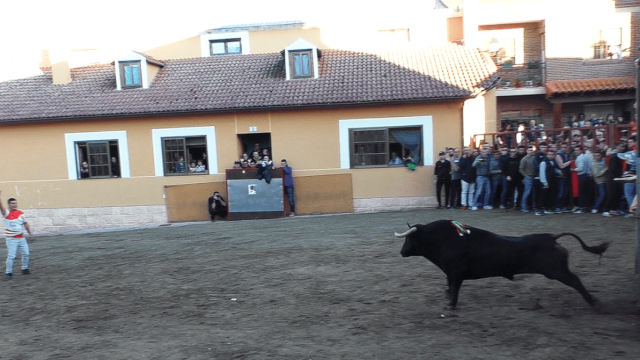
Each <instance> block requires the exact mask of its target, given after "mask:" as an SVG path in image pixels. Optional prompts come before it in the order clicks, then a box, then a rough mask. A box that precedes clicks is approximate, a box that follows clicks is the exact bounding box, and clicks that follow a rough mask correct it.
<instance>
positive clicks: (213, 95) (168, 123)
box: [0, 39, 497, 233]
mask: <svg viewBox="0 0 640 360" xmlns="http://www.w3.org/2000/svg"><path fill="white" fill-rule="evenodd" d="M223 45H224V46H223V47H222V48H225V49H227V50H228V49H229V48H233V44H223ZM216 46H217V45H216ZM54 65H55V66H52V67H51V68H47V69H45V73H44V74H43V75H41V76H35V77H30V78H25V79H19V80H12V81H6V82H2V83H0V128H1V131H0V141H1V142H2V144H3V145H4V146H5V148H6V149H14V154H15V156H13V155H12V156H5V157H4V158H3V163H2V169H3V171H2V173H0V187H1V189H2V194H3V199H6V198H8V197H15V198H17V199H18V201H19V203H20V206H21V208H23V209H25V211H26V214H27V217H28V219H29V221H30V222H31V224H32V226H33V227H34V229H36V233H60V232H65V231H79V230H84V229H91V228H118V227H131V226H142V225H158V224H161V223H165V222H167V221H189V220H205V219H207V212H206V199H207V197H208V196H209V195H210V194H211V192H212V191H214V190H218V191H220V192H222V193H223V194H224V193H225V192H226V187H225V170H226V169H228V168H231V166H232V164H233V163H234V161H235V160H237V159H238V158H239V157H240V156H241V155H242V154H243V152H247V151H250V149H251V147H252V146H253V145H254V144H256V143H258V144H259V145H260V147H262V148H269V149H270V150H271V153H272V156H273V157H274V159H275V160H276V162H279V160H280V159H282V158H286V159H287V160H288V161H289V164H290V165H291V166H293V168H294V169H295V172H294V178H295V181H296V192H297V193H296V197H297V204H298V205H297V209H296V211H297V212H299V213H303V214H310V213H327V212H345V211H346V212H349V211H356V212H358V211H374V210H386V209H400V208H411V207H420V206H431V205H433V204H434V203H435V201H434V200H435V199H434V196H433V195H434V189H433V184H432V181H430V179H431V176H432V172H433V163H434V161H435V160H434V159H435V158H436V157H435V156H434V153H435V152H436V151H437V150H439V149H443V148H444V147H446V146H461V145H462V143H463V139H464V133H465V132H466V131H471V130H468V129H473V128H474V126H475V125H474V124H476V123H477V121H474V122H471V121H470V120H469V119H472V118H473V119H478V118H479V119H480V121H479V122H480V123H481V124H484V123H485V122H490V121H491V120H492V119H495V111H494V110H492V109H495V101H496V96H495V92H496V90H495V86H496V85H497V77H496V75H495V66H493V64H492V62H491V61H490V59H487V58H486V57H485V56H484V55H483V54H482V53H480V52H479V51H477V50H471V49H467V48H464V47H462V46H459V45H455V44H450V45H443V46H433V47H408V48H404V49H394V50H385V51H380V52H377V53H365V52H353V51H345V50H332V49H320V48H319V47H317V46H315V44H313V43H312V42H310V41H307V40H305V39H298V40H296V41H294V42H293V43H291V44H289V45H288V46H286V47H284V48H283V49H282V51H279V52H275V53H267V54H227V55H225V56H207V57H196V58H191V59H181V60H160V59H155V58H153V57H151V56H149V55H148V54H143V53H138V52H128V53H125V54H123V55H122V56H121V57H119V58H117V59H115V61H114V62H113V63H112V64H107V65H93V66H87V67H78V68H70V67H69V66H68V65H67V66H65V64H64V62H63V63H56V64H54ZM60 73H61V74H60ZM466 113H469V115H465V114H466ZM465 116H468V118H465ZM405 135H406V136H408V137H409V138H411V137H413V139H414V140H406V139H405ZM392 152H397V153H401V154H403V155H411V156H412V157H413V158H414V160H415V161H416V162H417V164H418V167H417V169H416V170H415V171H411V170H410V169H408V168H407V167H405V166H391V165H389V160H390V156H391V153H392ZM197 161H200V162H202V164H203V166H204V167H205V169H206V170H205V171H194V170H192V169H191V167H190V165H191V162H197Z"/></svg>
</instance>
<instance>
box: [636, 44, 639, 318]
mask: <svg viewBox="0 0 640 360" xmlns="http://www.w3.org/2000/svg"><path fill="white" fill-rule="evenodd" d="M635 65H636V66H635V67H636V103H635V108H636V126H637V124H638V120H640V45H638V58H637V59H636V61H635ZM636 155H640V146H638V145H637V144H636ZM637 164H638V160H636V166H637ZM637 173H638V169H637V168H636V174H637ZM638 189H640V179H636V196H638ZM635 219H636V274H640V218H639V217H638V210H637V209H636V213H635ZM637 281H638V290H640V278H638V279H637ZM638 294H639V295H638V297H639V300H638V302H637V303H636V306H637V307H639V308H640V292H639V293H638Z"/></svg>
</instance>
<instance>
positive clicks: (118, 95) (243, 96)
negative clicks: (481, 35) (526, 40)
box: [0, 44, 497, 123]
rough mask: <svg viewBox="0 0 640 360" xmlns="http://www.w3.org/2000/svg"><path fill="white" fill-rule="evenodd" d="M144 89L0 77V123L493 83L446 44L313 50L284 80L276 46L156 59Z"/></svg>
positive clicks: (463, 51)
mask: <svg viewBox="0 0 640 360" xmlns="http://www.w3.org/2000/svg"><path fill="white" fill-rule="evenodd" d="M162 63H163V64H164V66H163V67H162V68H161V69H160V70H159V71H158V73H157V75H156V77H155V79H154V80H153V82H152V83H151V85H150V87H149V88H148V89H142V88H138V89H127V90H122V91H118V90H117V89H116V78H115V69H114V66H113V65H97V66H89V67H84V68H75V69H71V78H72V81H71V82H70V83H68V84H64V85H54V84H52V82H51V73H50V71H49V72H46V71H45V74H44V75H41V76H35V77H31V78H26V79H19V80H12V81H5V82H0V123H3V122H22V121H30V120H45V119H73V118H96V117H117V116H127V115H152V114H170V113H189V112H221V111H244V110H259V109H275V108H280V109H282V108H300V107H317V106H331V105H345V104H362V105H366V104H376V103H391V102H407V101H411V102H419V101H431V100H443V99H463V98H470V97H473V96H476V95H477V94H479V93H480V92H482V91H484V90H486V89H490V88H491V87H492V86H495V81H496V78H497V77H496V74H495V67H494V66H493V64H492V63H490V62H488V61H486V59H485V58H484V57H483V56H482V54H481V53H480V52H479V51H478V50H476V49H467V48H465V47H462V46H459V45H455V44H448V45H443V46H432V47H410V48H402V49H393V50H385V51H381V52H378V53H363V52H353V51H345V50H322V56H321V57H320V58H319V60H318V67H319V78H318V79H303V80H291V81H287V80H286V77H285V69H284V58H283V57H282V55H281V54H280V53H274V54H252V55H225V56H212V57H204V58H195V59H180V60H163V61H162Z"/></svg>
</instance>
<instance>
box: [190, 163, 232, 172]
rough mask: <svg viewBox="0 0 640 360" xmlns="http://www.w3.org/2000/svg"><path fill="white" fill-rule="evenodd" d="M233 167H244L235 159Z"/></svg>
mask: <svg viewBox="0 0 640 360" xmlns="http://www.w3.org/2000/svg"><path fill="white" fill-rule="evenodd" d="M232 169H242V164H241V163H240V161H235V162H234V163H233V167H232ZM194 171H195V168H194Z"/></svg>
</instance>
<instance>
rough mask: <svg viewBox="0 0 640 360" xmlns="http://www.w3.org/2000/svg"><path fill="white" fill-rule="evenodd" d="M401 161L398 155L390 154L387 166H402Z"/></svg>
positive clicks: (393, 152)
mask: <svg viewBox="0 0 640 360" xmlns="http://www.w3.org/2000/svg"><path fill="white" fill-rule="evenodd" d="M402 164H403V163H402V159H401V158H400V156H398V153H397V152H395V151H392V152H391V161H389V165H402Z"/></svg>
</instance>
